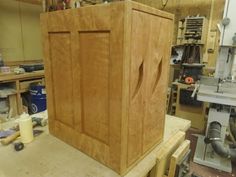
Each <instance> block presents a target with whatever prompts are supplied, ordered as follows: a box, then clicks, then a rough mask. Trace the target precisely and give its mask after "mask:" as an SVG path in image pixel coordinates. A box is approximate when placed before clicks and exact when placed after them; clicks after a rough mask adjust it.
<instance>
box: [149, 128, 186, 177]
mask: <svg viewBox="0 0 236 177" xmlns="http://www.w3.org/2000/svg"><path fill="white" fill-rule="evenodd" d="M184 139H185V133H184V132H182V131H179V132H178V133H176V134H175V135H174V136H173V137H171V138H170V139H169V140H168V141H167V142H166V143H165V144H164V145H163V146H162V148H161V149H160V150H159V151H158V154H157V156H158V158H157V162H156V166H155V167H154V169H153V170H152V171H151V174H150V177H163V175H164V174H165V172H166V170H167V168H168V166H169V162H170V159H171V156H172V154H173V153H174V152H175V150H176V149H177V148H178V147H179V145H180V144H181V143H182V142H183V141H184Z"/></svg>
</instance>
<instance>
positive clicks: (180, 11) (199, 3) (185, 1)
mask: <svg viewBox="0 0 236 177" xmlns="http://www.w3.org/2000/svg"><path fill="white" fill-rule="evenodd" d="M135 1H137V2H141V3H144V4H147V5H150V6H152V7H155V8H158V9H162V10H165V11H167V12H170V13H173V14H175V29H174V36H173V44H176V36H177V28H178V21H179V20H180V19H182V18H184V17H186V16H188V15H197V14H199V15H201V16H206V17H207V19H208V20H209V28H210V31H211V32H215V33H216V38H215V50H214V51H213V53H207V55H206V56H205V57H206V58H205V62H206V63H208V67H214V66H215V62H216V58H217V55H218V40H219V36H220V34H219V30H218V29H217V23H219V22H220V21H221V19H222V17H223V11H224V3H225V0H207V1H206V0H160V1H157V0H135ZM165 4H166V6H165V7H164V5H165ZM209 38H210V33H208V39H209ZM207 41H209V40H207ZM208 45H209V44H206V46H205V47H206V48H205V49H206V50H207V49H208Z"/></svg>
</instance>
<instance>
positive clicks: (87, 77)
mask: <svg viewBox="0 0 236 177" xmlns="http://www.w3.org/2000/svg"><path fill="white" fill-rule="evenodd" d="M122 11H123V6H122V4H120V5H119V4H116V5H115V6H114V5H113V4H109V5H107V6H96V7H88V8H81V9H79V10H78V9H75V10H70V11H68V12H67V11H65V12H64V11H63V12H60V13H58V14H57V12H55V13H53V15H52V16H53V21H51V20H50V15H49V16H48V17H47V19H48V20H47V24H48V30H47V31H48V32H47V35H48V37H47V38H48V46H49V53H50V54H49V55H48V56H47V57H46V58H47V59H46V60H47V68H48V70H47V73H48V75H49V77H50V81H48V82H51V83H48V85H47V86H48V87H49V88H48V90H49V91H51V93H49V95H48V96H49V100H50V101H49V102H50V103H51V107H50V108H53V109H50V112H51V113H50V117H49V118H50V119H51V117H52V118H53V121H51V124H50V126H51V128H50V129H51V132H52V133H53V134H55V135H56V136H58V137H59V138H61V139H63V140H64V141H66V142H68V143H70V144H72V145H73V146H75V147H77V148H79V149H80V150H81V151H83V152H85V153H86V154H88V155H90V156H91V157H93V158H95V159H97V160H98V161H100V162H102V163H104V164H106V165H108V166H109V167H111V168H113V169H114V170H116V171H119V170H120V143H121V135H120V134H121V115H122V114H121V101H122V99H121V96H122V65H123V60H122V57H123V30H124V29H123V13H122ZM67 13H68V14H67ZM69 13H70V14H69ZM71 19H73V20H72V21H71ZM54 21H55V23H52V22H54ZM57 23H60V25H57ZM45 47H46V46H45ZM46 52H47V49H46Z"/></svg>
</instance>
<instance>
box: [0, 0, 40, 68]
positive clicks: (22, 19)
mask: <svg viewBox="0 0 236 177" xmlns="http://www.w3.org/2000/svg"><path fill="white" fill-rule="evenodd" d="M0 9H1V10H0V24H1V29H0V53H2V56H3V60H4V62H5V64H6V65H18V64H22V63H29V62H35V61H39V60H42V46H41V33H40V22H39V20H40V13H41V12H42V7H41V6H40V5H38V4H28V3H24V2H20V1H15V0H1V1H0Z"/></svg>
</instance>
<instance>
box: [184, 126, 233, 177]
mask: <svg viewBox="0 0 236 177" xmlns="http://www.w3.org/2000/svg"><path fill="white" fill-rule="evenodd" d="M193 134H196V131H195V130H194V129H190V130H189V131H188V132H187V139H189V140H190V141H191V151H192V154H191V162H190V163H191V164H190V169H191V171H192V172H194V173H195V174H196V175H198V176H201V177H234V176H235V177H236V163H235V164H232V167H233V172H232V173H231V174H230V173H226V172H222V171H219V170H216V169H213V168H209V167H206V166H203V165H199V164H196V163H194V162H193V156H194V151H195V147H196V143H197V137H195V136H194V135H193Z"/></svg>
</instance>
